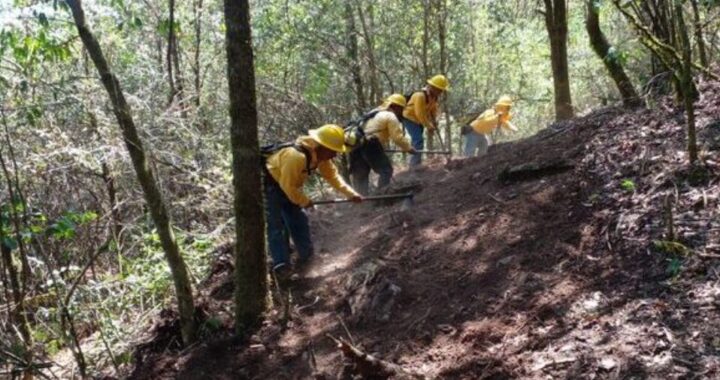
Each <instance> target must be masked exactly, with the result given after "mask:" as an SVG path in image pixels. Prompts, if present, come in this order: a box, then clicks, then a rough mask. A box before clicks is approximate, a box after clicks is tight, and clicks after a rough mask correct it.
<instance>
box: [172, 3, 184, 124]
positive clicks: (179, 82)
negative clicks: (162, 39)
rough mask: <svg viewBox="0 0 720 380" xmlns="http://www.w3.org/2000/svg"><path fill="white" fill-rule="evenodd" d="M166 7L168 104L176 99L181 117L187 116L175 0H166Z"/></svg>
mask: <svg viewBox="0 0 720 380" xmlns="http://www.w3.org/2000/svg"><path fill="white" fill-rule="evenodd" d="M168 8H169V9H170V18H169V21H168V23H169V28H168V46H167V64H168V77H169V78H170V79H169V80H170V104H172V102H173V101H175V100H176V99H177V100H178V105H179V106H180V112H181V114H182V117H183V118H187V107H186V106H185V89H184V88H183V78H182V73H181V71H180V53H179V49H178V42H177V34H176V28H175V24H176V22H175V0H168Z"/></svg>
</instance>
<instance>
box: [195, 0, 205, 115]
mask: <svg viewBox="0 0 720 380" xmlns="http://www.w3.org/2000/svg"><path fill="white" fill-rule="evenodd" d="M202 11H203V0H195V1H194V2H193V13H194V18H195V62H194V65H193V74H194V75H195V107H196V108H198V109H199V108H200V90H201V87H202V82H201V78H200V45H201V39H202Z"/></svg>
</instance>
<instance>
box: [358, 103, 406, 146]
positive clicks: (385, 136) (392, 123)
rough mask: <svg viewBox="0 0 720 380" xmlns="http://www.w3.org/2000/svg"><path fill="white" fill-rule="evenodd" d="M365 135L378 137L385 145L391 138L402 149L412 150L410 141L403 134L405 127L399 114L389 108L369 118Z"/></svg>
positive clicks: (365, 127)
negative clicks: (398, 116)
mask: <svg viewBox="0 0 720 380" xmlns="http://www.w3.org/2000/svg"><path fill="white" fill-rule="evenodd" d="M363 130H364V131H365V136H367V137H368V138H370V137H377V139H378V140H380V143H381V144H382V145H383V146H387V145H388V143H389V142H390V140H392V142H394V143H395V145H397V146H398V147H400V149H402V150H403V151H405V152H407V151H409V150H410V142H409V141H408V140H407V139H406V138H405V136H404V135H403V127H402V124H400V121H399V120H398V118H397V116H395V114H394V113H392V112H391V111H388V110H382V111H380V112H378V113H377V114H375V116H374V117H373V118H371V119H370V120H368V121H367V122H366V123H365V126H364V127H363Z"/></svg>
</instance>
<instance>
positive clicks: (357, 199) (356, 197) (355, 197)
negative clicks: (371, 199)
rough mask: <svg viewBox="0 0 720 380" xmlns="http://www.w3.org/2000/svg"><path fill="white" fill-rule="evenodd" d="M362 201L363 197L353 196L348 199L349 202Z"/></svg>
mask: <svg viewBox="0 0 720 380" xmlns="http://www.w3.org/2000/svg"><path fill="white" fill-rule="evenodd" d="M362 201H363V197H362V196H361V195H353V196H352V197H350V202H353V203H360V202H362Z"/></svg>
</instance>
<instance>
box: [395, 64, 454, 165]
mask: <svg viewBox="0 0 720 380" xmlns="http://www.w3.org/2000/svg"><path fill="white" fill-rule="evenodd" d="M449 88H450V83H449V82H448V80H447V78H446V77H445V76H444V75H435V76H434V77H432V78H430V79H428V81H427V86H425V88H423V90H422V91H418V92H415V93H413V94H412V96H410V99H409V100H408V101H407V105H406V106H405V110H404V111H403V127H405V130H406V131H407V132H408V134H409V135H410V140H411V141H412V146H413V148H415V150H422V149H423V147H424V146H425V138H424V136H423V135H424V132H425V129H428V130H429V131H435V130H436V129H437V124H436V119H437V113H438V99H439V98H440V95H441V94H442V93H443V92H445V91H447V90H448V89H449ZM420 163H422V156H421V155H419V154H413V155H412V156H411V157H410V162H409V164H410V166H411V167H414V166H417V165H420Z"/></svg>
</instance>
